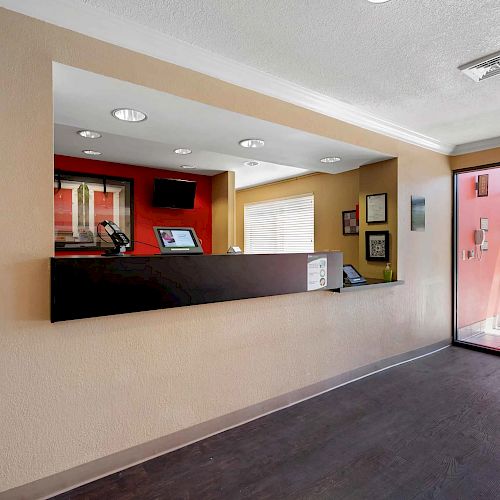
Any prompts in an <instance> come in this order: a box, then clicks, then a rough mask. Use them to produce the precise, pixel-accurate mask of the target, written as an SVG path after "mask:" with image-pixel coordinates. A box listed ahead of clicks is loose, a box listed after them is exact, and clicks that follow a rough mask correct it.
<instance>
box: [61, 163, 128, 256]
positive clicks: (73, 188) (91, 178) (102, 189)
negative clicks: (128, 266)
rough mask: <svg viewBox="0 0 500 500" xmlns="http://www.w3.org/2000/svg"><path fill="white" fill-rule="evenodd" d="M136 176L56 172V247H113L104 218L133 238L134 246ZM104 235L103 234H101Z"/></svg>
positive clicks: (73, 248)
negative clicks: (102, 223) (134, 179)
mask: <svg viewBox="0 0 500 500" xmlns="http://www.w3.org/2000/svg"><path fill="white" fill-rule="evenodd" d="M133 185H134V181H133V180H132V179H124V178H120V177H108V176H98V175H94V174H79V173H74V172H61V171H56V172H54V242H55V249H56V250H68V251H75V250H102V249H105V248H113V247H114V245H113V243H111V241H109V237H108V236H107V234H105V232H104V233H103V231H102V228H101V231H99V232H98V225H99V223H100V222H102V221H103V220H112V221H113V222H114V223H115V224H116V225H117V226H119V227H120V229H121V230H122V231H123V232H124V233H125V234H126V235H127V236H128V237H129V239H130V241H131V243H129V244H128V245H127V250H132V249H133V241H134V223H133V221H134V206H133ZM100 235H101V237H100Z"/></svg>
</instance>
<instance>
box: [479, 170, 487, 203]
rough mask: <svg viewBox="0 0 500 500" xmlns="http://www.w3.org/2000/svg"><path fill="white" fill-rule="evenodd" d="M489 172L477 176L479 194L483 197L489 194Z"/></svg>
mask: <svg viewBox="0 0 500 500" xmlns="http://www.w3.org/2000/svg"><path fill="white" fill-rule="evenodd" d="M488 180H489V179H488V174H481V175H478V176H477V196H478V197H479V198H482V197H484V196H488Z"/></svg>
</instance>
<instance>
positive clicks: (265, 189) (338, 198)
mask: <svg viewBox="0 0 500 500" xmlns="http://www.w3.org/2000/svg"><path fill="white" fill-rule="evenodd" d="M307 193H314V225H315V227H314V247H315V250H316V251H317V252H322V251H324V250H340V251H341V252H344V262H349V263H350V264H353V265H354V266H356V265H357V264H358V240H359V236H343V235H342V210H354V209H355V208H356V204H357V203H358V195H359V171H358V170H351V171H350V172H345V173H342V174H335V175H331V174H312V175H305V176H302V177H296V178H294V179H289V180H285V181H279V182H273V183H271V184H264V185H263V186H256V187H253V188H248V189H241V190H239V191H237V192H236V241H237V244H238V245H239V246H240V247H241V248H243V247H244V241H243V240H244V224H243V219H244V214H243V212H244V206H245V203H254V202H256V201H264V200H273V199H277V198H286V197H288V196H298V195H301V194H307Z"/></svg>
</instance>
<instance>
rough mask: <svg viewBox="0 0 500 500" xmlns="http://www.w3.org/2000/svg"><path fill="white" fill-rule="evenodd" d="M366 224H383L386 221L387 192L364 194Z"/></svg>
mask: <svg viewBox="0 0 500 500" xmlns="http://www.w3.org/2000/svg"><path fill="white" fill-rule="evenodd" d="M366 222H367V224H384V223H385V222H387V193H377V194H368V195H366Z"/></svg>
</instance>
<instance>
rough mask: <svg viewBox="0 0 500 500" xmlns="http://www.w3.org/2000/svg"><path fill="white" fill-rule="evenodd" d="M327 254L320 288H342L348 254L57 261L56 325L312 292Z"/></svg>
mask: <svg viewBox="0 0 500 500" xmlns="http://www.w3.org/2000/svg"><path fill="white" fill-rule="evenodd" d="M321 256H323V257H324V258H325V259H326V261H327V272H326V275H327V280H325V281H326V285H325V286H324V287H323V288H322V289H325V290H336V289H339V288H341V287H342V253H341V252H326V253H320V254H269V255H267V254H266V255H246V254H241V255H168V256H161V255H151V256H133V255H130V256H128V255H127V256H124V257H94V256H75V257H54V258H52V259H51V283H52V290H51V295H52V297H51V299H52V300H51V321H52V322H56V321H64V320H70V319H80V318H90V317H96V316H107V315H112V314H122V313H130V312H137V311H149V310H154V309H166V308H171V307H181V306H189V305H196V304H208V303H212V302H224V301H228V300H239V299H248V298H255V297H266V296H271V295H284V294H290V293H300V292H306V291H308V263H310V262H311V260H312V259H314V258H315V257H321Z"/></svg>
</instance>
